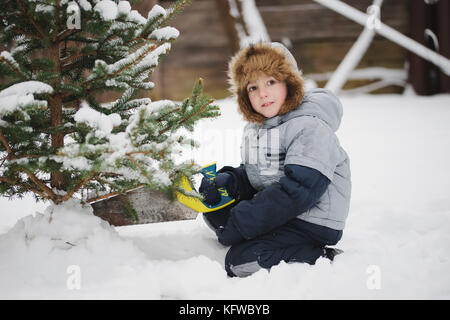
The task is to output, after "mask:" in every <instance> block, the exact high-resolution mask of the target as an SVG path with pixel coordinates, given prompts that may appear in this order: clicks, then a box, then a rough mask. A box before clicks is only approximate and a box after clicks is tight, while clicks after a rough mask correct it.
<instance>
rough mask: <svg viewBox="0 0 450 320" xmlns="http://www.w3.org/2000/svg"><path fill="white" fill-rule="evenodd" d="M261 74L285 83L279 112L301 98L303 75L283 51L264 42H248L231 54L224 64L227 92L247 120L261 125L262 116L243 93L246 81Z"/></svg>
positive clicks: (293, 107)
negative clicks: (235, 98) (227, 82)
mask: <svg viewBox="0 0 450 320" xmlns="http://www.w3.org/2000/svg"><path fill="white" fill-rule="evenodd" d="M264 74H265V75H268V76H272V77H274V78H276V79H277V80H279V81H284V82H285V83H286V86H287V89H288V93H287V97H286V101H285V103H284V104H283V105H282V106H281V109H280V112H279V115H283V114H286V113H288V112H289V111H291V110H293V109H295V108H297V107H298V106H299V105H300V103H301V101H302V100H303V96H304V84H303V78H302V77H301V73H300V72H299V71H298V70H296V66H293V65H292V63H291V61H290V60H289V58H288V57H287V56H286V54H285V53H284V52H283V50H282V49H281V48H275V47H272V46H271V45H270V44H268V43H258V44H256V45H251V46H249V47H247V48H245V49H242V50H240V51H239V52H238V53H237V54H236V55H234V57H233V58H232V59H231V60H230V63H229V67H228V78H229V83H230V91H231V92H232V93H233V94H234V95H235V96H236V97H237V101H238V105H239V111H240V112H241V113H242V115H243V116H244V118H245V120H247V121H248V122H257V123H259V124H262V123H263V122H264V120H265V119H266V117H264V116H263V115H261V114H259V113H257V112H256V111H254V110H253V107H252V105H251V103H250V100H249V98H248V95H247V84H248V83H249V82H250V81H254V80H256V79H257V78H258V77H260V76H261V75H264Z"/></svg>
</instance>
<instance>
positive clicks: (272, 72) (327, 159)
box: [200, 43, 351, 277]
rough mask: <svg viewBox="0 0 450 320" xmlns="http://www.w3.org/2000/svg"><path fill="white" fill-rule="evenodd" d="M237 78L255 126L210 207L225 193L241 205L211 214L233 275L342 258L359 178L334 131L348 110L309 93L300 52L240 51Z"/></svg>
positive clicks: (233, 78) (266, 46) (208, 187)
mask: <svg viewBox="0 0 450 320" xmlns="http://www.w3.org/2000/svg"><path fill="white" fill-rule="evenodd" d="M228 75H229V78H230V84H231V90H232V92H233V93H234V94H235V95H236V97H237V101H238V106H239V111H240V112H241V113H242V115H243V116H244V118H245V120H246V121H248V122H249V123H248V124H247V125H246V126H245V128H244V135H243V142H242V145H241V155H242V164H241V165H240V166H239V167H237V168H233V167H228V166H227V167H224V168H222V169H221V170H219V171H218V175H217V177H216V178H215V180H214V181H213V182H211V181H209V180H208V179H203V180H202V184H201V186H200V192H201V193H202V194H203V195H204V196H205V201H206V202H208V203H210V204H215V203H217V202H218V201H219V200H220V195H219V193H218V191H217V188H220V187H225V188H226V189H227V190H228V192H229V193H230V194H231V196H232V197H233V198H234V199H236V202H235V203H234V205H233V206H228V207H225V208H223V209H220V210H218V211H214V212H209V213H204V214H203V216H204V219H205V221H206V223H207V224H208V226H210V227H211V228H212V229H213V230H214V231H215V232H216V234H217V237H218V240H219V242H220V243H221V244H223V245H225V246H231V248H230V249H229V251H228V253H227V255H226V257H225V269H226V271H227V273H228V275H229V276H232V277H233V276H239V277H245V276H248V275H250V274H252V273H254V272H256V271H258V270H259V269H261V268H266V269H270V268H271V267H272V266H274V265H276V264H278V263H279V262H281V261H286V262H288V263H290V262H306V263H309V264H314V263H315V262H316V260H317V259H318V258H319V257H327V258H329V259H330V260H333V258H334V256H335V255H336V254H338V253H340V252H342V251H340V250H338V249H333V248H328V247H327V245H335V244H336V243H337V242H338V241H339V240H340V239H341V237H342V232H343V229H344V226H345V220H346V218H347V215H348V210H349V203H350V194H351V181H350V166H349V159H348V156H347V154H346V152H345V151H344V150H343V149H342V148H341V146H340V145H339V141H338V138H337V136H336V135H335V131H336V130H337V129H338V127H339V124H340V121H341V118H342V106H341V104H340V102H339V100H338V98H337V97H336V96H335V95H333V94H332V93H331V92H330V91H327V90H324V89H315V90H312V91H310V92H307V93H305V92H304V86H303V79H302V77H301V73H300V71H299V70H298V68H297V64H296V62H295V59H294V57H293V56H292V54H291V53H290V52H289V51H288V50H287V49H286V48H285V47H284V46H283V45H281V44H279V43H258V44H256V45H251V46H249V47H247V48H244V49H242V50H241V51H239V52H238V53H237V54H236V55H235V56H234V57H233V58H232V59H231V61H230V64H229V71H228Z"/></svg>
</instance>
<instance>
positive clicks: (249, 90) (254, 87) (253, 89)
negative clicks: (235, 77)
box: [247, 86, 256, 92]
mask: <svg viewBox="0 0 450 320" xmlns="http://www.w3.org/2000/svg"><path fill="white" fill-rule="evenodd" d="M247 90H248V92H252V91H255V90H256V86H250V87H248V88H247Z"/></svg>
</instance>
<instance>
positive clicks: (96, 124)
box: [74, 101, 122, 137]
mask: <svg viewBox="0 0 450 320" xmlns="http://www.w3.org/2000/svg"><path fill="white" fill-rule="evenodd" d="M74 119H75V121H76V122H84V123H87V124H88V125H90V126H91V127H93V128H98V129H99V133H100V134H97V136H98V137H104V136H106V135H108V134H110V133H111V131H112V129H113V128H114V127H116V126H119V125H120V123H121V122H122V119H121V117H120V115H118V114H117V113H113V114H110V115H105V114H104V113H100V112H98V111H97V110H94V109H92V108H91V107H90V106H89V105H88V104H87V103H86V102H85V101H83V102H82V103H81V108H80V109H79V110H78V111H77V113H75V116H74Z"/></svg>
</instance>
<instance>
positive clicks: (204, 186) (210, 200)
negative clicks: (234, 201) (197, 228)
mask: <svg viewBox="0 0 450 320" xmlns="http://www.w3.org/2000/svg"><path fill="white" fill-rule="evenodd" d="M198 191H199V192H200V193H201V194H202V195H203V197H204V198H205V200H204V202H206V203H207V204H209V205H211V206H214V205H216V204H218V203H219V202H220V198H221V197H220V193H219V190H217V187H216V186H215V185H214V184H213V183H212V182H211V180H209V179H208V178H203V179H202V183H201V184H200V188H199V190H198Z"/></svg>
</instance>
